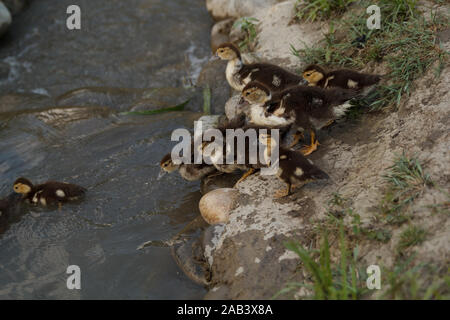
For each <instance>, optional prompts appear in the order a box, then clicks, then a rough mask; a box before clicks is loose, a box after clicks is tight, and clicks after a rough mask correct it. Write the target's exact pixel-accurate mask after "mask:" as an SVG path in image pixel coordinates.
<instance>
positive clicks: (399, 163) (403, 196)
mask: <svg viewBox="0 0 450 320" xmlns="http://www.w3.org/2000/svg"><path fill="white" fill-rule="evenodd" d="M384 178H385V179H386V181H387V182H388V183H389V187H388V190H387V193H386V195H385V198H384V199H383V203H382V206H381V209H382V213H383V214H384V215H385V216H386V219H387V221H388V222H390V223H396V224H400V223H403V222H405V221H406V220H407V218H406V217H405V216H403V215H401V213H400V211H401V210H402V209H403V208H405V207H406V206H407V205H409V204H411V203H412V202H413V201H414V200H415V199H416V198H417V197H418V196H419V195H421V194H422V192H423V191H424V190H425V188H426V187H428V186H433V185H434V184H433V181H432V180H431V178H430V176H429V175H428V174H426V173H425V172H424V171H423V169H422V165H421V164H420V162H419V160H418V159H417V158H408V157H407V156H406V155H405V154H402V155H401V156H397V158H396V159H395V161H394V165H392V166H391V167H390V168H388V173H387V175H385V176H384Z"/></svg>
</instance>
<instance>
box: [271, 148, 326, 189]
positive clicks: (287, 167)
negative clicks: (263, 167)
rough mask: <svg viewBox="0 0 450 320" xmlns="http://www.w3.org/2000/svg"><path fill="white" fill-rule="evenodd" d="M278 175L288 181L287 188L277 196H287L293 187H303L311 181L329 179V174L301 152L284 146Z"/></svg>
mask: <svg viewBox="0 0 450 320" xmlns="http://www.w3.org/2000/svg"><path fill="white" fill-rule="evenodd" d="M277 176H278V178H279V179H280V180H281V181H283V182H284V183H286V189H284V190H279V191H277V192H276V193H275V198H282V197H286V196H288V195H290V194H291V192H292V189H293V188H299V187H302V186H303V185H305V184H307V183H309V182H312V181H316V180H328V179H329V176H328V174H326V173H325V172H324V171H322V170H321V169H320V168H319V167H317V166H316V165H314V163H313V162H312V161H311V160H309V159H306V158H305V157H304V156H303V154H302V153H301V152H299V151H294V150H290V149H287V148H283V147H281V148H280V151H279V164H278V171H277Z"/></svg>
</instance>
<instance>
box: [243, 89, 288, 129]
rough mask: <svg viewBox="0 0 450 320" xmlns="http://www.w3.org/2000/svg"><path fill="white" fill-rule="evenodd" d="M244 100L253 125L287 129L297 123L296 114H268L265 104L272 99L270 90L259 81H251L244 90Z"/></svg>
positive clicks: (248, 116) (246, 112)
mask: <svg viewBox="0 0 450 320" xmlns="http://www.w3.org/2000/svg"><path fill="white" fill-rule="evenodd" d="M241 96H242V98H241V99H242V100H244V101H246V102H247V103H248V104H249V106H248V107H246V108H245V109H244V110H245V114H246V116H247V118H248V121H249V123H250V124H251V125H256V126H264V127H267V128H276V129H285V128H288V127H289V126H291V125H292V124H293V123H294V122H295V114H294V113H293V112H291V113H290V114H287V113H284V114H281V113H280V112H279V111H278V112H276V113H267V112H266V110H265V104H266V103H267V102H268V101H271V99H272V93H271V91H270V89H269V88H268V87H267V86H265V85H264V84H262V83H260V82H259V81H251V82H249V83H248V84H247V85H246V86H245V87H244V88H243V89H242V93H241Z"/></svg>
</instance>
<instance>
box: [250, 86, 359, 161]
mask: <svg viewBox="0 0 450 320" xmlns="http://www.w3.org/2000/svg"><path fill="white" fill-rule="evenodd" d="M242 95H243V97H244V99H247V100H250V101H258V102H259V103H258V104H257V105H256V106H258V107H259V108H260V109H261V108H262V109H263V110H264V114H265V117H266V119H269V118H270V117H271V116H273V117H276V118H279V119H282V120H284V121H285V122H286V123H293V126H295V127H296V129H297V130H298V131H300V133H301V134H298V135H297V137H296V139H295V141H294V143H293V144H291V146H290V147H292V146H293V145H295V144H296V143H297V142H298V140H299V139H300V137H301V136H302V133H303V131H304V130H306V129H308V130H309V131H310V133H311V144H310V145H308V146H305V147H304V148H303V149H302V152H303V154H304V155H309V154H311V153H312V152H314V151H315V150H316V149H317V146H318V145H319V141H317V140H316V139H315V130H316V129H321V128H323V127H325V126H327V125H328V124H329V123H330V122H331V121H332V120H334V119H337V118H339V117H341V116H343V115H345V112H346V110H347V109H348V108H350V107H351V105H350V104H348V103H346V104H344V103H345V102H347V101H348V100H350V99H352V98H354V97H356V96H357V95H358V93H357V92H356V91H354V90H345V89H340V88H332V89H322V88H319V87H305V86H295V87H291V88H288V89H285V90H283V91H281V92H278V93H275V94H274V95H271V93H270V90H269V88H268V87H266V86H265V85H264V84H262V83H258V82H252V83H249V84H248V85H247V86H246V87H245V90H243V92H242ZM252 97H260V98H259V99H258V100H255V99H254V98H252ZM262 101H265V103H264V105H263V106H262V107H261V102H262ZM260 112H261V110H260ZM252 121H254V120H253V119H252Z"/></svg>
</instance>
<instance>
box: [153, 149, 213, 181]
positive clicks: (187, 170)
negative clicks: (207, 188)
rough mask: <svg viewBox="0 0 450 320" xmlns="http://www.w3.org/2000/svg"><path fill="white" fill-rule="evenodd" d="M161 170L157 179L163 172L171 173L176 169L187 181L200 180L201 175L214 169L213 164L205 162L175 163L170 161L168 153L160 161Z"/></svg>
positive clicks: (170, 157)
mask: <svg viewBox="0 0 450 320" xmlns="http://www.w3.org/2000/svg"><path fill="white" fill-rule="evenodd" d="M160 167H161V172H160V174H159V176H158V180H159V179H160V178H161V177H162V176H163V175H164V174H165V173H171V172H174V171H175V170H178V172H179V173H180V176H181V177H182V178H183V179H185V180H187V181H196V180H200V179H201V178H203V177H206V176H207V175H209V174H211V173H213V172H214V171H216V169H215V168H214V166H212V165H208V164H205V163H201V164H194V163H190V164H187V163H181V164H175V163H174V162H173V161H172V155H171V154H170V153H168V154H166V155H165V156H164V157H163V158H162V159H161V162H160Z"/></svg>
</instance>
